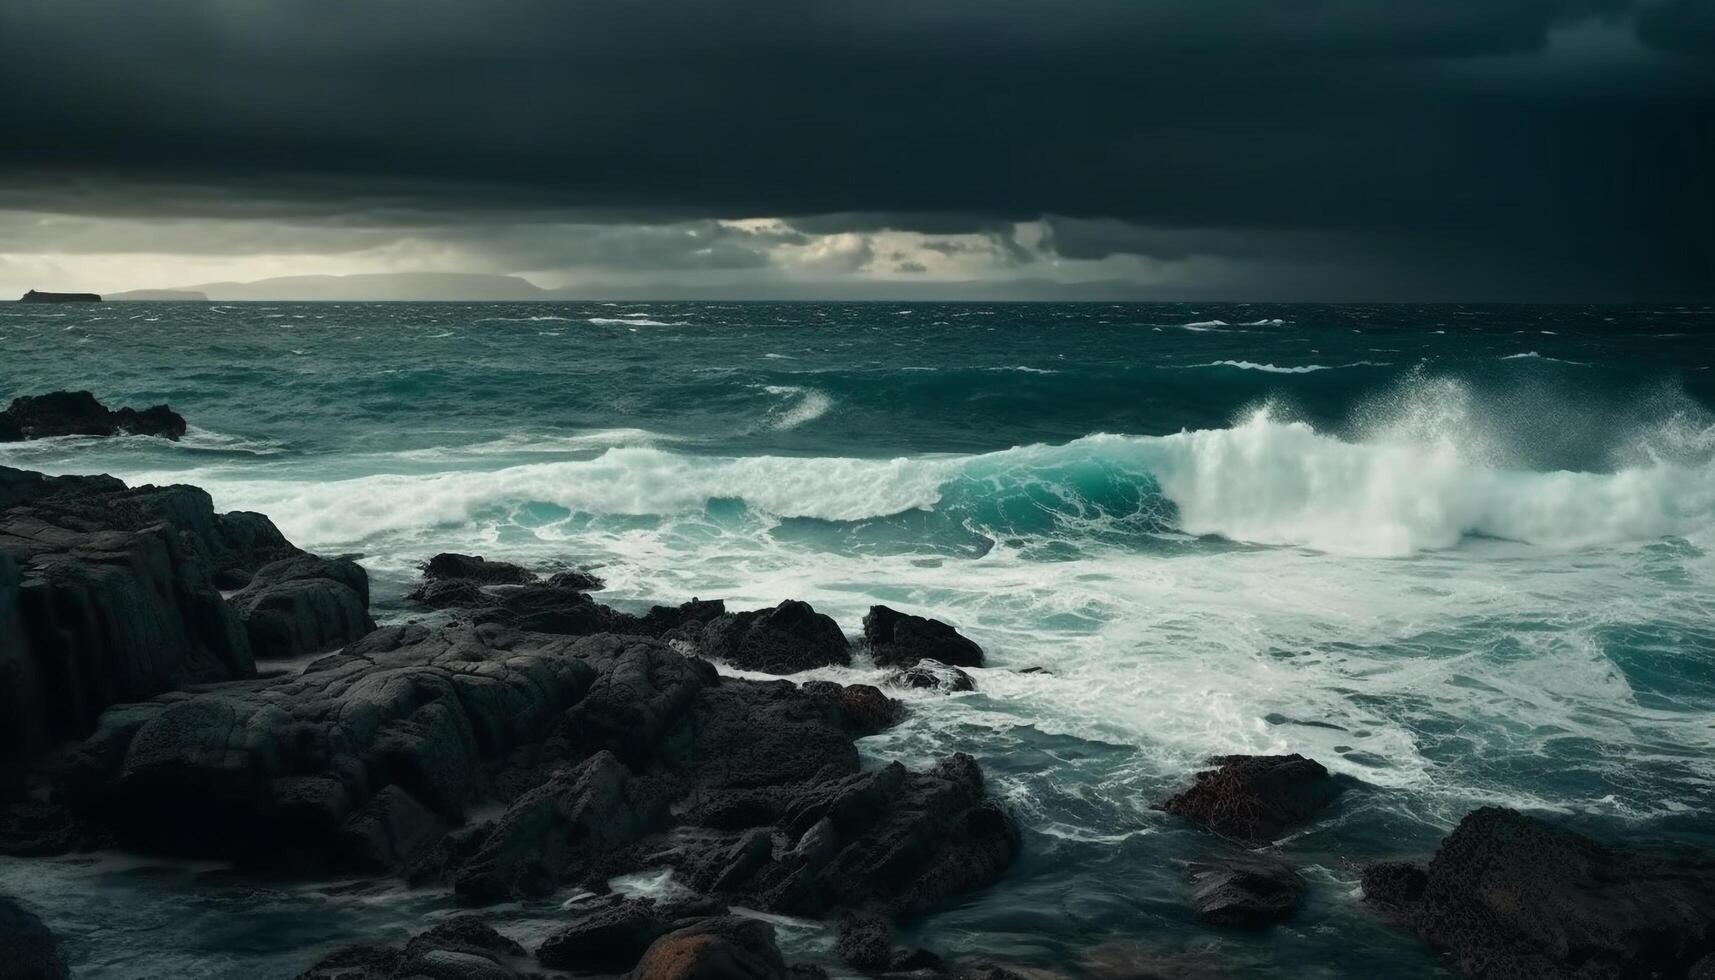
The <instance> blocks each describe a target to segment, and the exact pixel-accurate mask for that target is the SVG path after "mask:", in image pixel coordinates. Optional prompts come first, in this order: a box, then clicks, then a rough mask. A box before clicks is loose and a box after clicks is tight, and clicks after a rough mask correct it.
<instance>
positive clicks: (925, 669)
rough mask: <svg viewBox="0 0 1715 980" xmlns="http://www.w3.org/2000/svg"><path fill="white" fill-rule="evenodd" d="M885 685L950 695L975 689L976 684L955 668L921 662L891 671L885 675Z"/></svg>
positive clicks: (930, 662)
mask: <svg viewBox="0 0 1715 980" xmlns="http://www.w3.org/2000/svg"><path fill="white" fill-rule="evenodd" d="M886 684H887V685H888V686H889V687H904V688H911V689H913V690H919V691H945V692H947V693H950V694H956V693H959V692H962V691H974V690H976V689H977V682H976V681H974V680H972V679H971V675H969V674H967V673H965V672H964V671H962V670H960V669H959V668H957V667H949V666H947V665H946V664H943V663H937V662H935V661H933V660H921V661H918V662H917V663H916V664H915V665H914V666H911V667H906V668H904V669H903V670H895V671H893V672H892V673H890V674H888V675H887V679H886Z"/></svg>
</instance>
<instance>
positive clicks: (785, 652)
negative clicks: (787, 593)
mask: <svg viewBox="0 0 1715 980" xmlns="http://www.w3.org/2000/svg"><path fill="white" fill-rule="evenodd" d="M701 652H702V653H703V654H704V655H706V656H709V657H713V658H715V659H717V660H722V661H725V662H727V663H730V664H732V665H733V666H734V667H738V668H739V669H741V670H754V671H759V672H761V673H765V674H795V673H798V672H799V671H803V670H812V669H814V668H816V667H827V666H831V665H841V666H844V665H848V664H850V663H851V662H852V655H851V645H850V644H849V643H848V642H847V641H846V636H845V634H844V633H842V632H841V631H840V627H839V624H838V623H836V622H834V621H833V619H832V618H830V617H828V616H824V615H822V614H821V613H818V612H816V610H815V609H814V608H812V607H811V606H810V604H809V603H807V602H800V601H797V600H794V599H788V600H787V601H785V602H782V603H781V604H780V605H778V606H775V607H774V608H772V609H759V610H755V611H753V612H741V613H732V614H728V615H724V616H720V617H718V618H716V619H715V620H713V621H712V622H710V623H709V624H708V625H707V626H706V627H705V628H704V629H703V632H702V637H701Z"/></svg>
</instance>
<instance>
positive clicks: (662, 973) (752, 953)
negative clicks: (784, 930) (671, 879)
mask: <svg viewBox="0 0 1715 980" xmlns="http://www.w3.org/2000/svg"><path fill="white" fill-rule="evenodd" d="M792 976H793V973H792V971H790V970H789V969H788V968H787V966H786V961H785V959H784V958H783V957H782V956H781V955H780V948H779V947H778V946H776V945H775V942H774V927H773V926H771V925H769V924H768V923H766V922H761V921H758V920H756V919H744V918H739V917H737V916H725V917H721V918H716V919H709V920H706V921H704V922H699V923H697V924H696V925H693V926H689V927H686V928H684V929H679V930H676V931H674V932H671V933H668V934H667V935H665V936H662V937H661V938H660V939H657V940H656V941H655V942H654V943H653V944H651V945H650V947H649V949H648V951H647V952H645V953H644V954H643V958H642V959H641V960H640V961H639V962H638V964H637V966H636V968H635V969H633V970H632V971H631V977H630V980H788V978H791V977H792Z"/></svg>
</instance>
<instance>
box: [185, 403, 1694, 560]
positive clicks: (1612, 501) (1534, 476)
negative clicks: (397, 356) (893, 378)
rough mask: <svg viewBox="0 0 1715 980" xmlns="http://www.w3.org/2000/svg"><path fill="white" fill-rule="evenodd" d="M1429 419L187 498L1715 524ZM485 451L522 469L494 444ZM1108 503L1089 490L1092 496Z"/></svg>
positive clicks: (809, 409)
mask: <svg viewBox="0 0 1715 980" xmlns="http://www.w3.org/2000/svg"><path fill="white" fill-rule="evenodd" d="M769 392H770V393H771V394H778V395H782V396H786V397H790V398H792V399H793V401H792V402H791V404H790V407H789V408H786V409H783V410H781V411H780V412H779V413H778V414H777V415H776V416H775V417H774V421H773V422H772V423H771V424H773V425H775V426H776V427H779V428H792V427H796V426H798V425H802V424H804V423H805V422H807V421H809V420H811V419H813V418H817V417H820V416H821V415H822V414H824V413H825V412H826V411H827V410H828V407H827V406H828V403H829V402H828V400H827V398H826V396H825V395H821V394H820V393H818V392H814V391H812V390H806V389H795V388H789V387H785V386H776V387H773V388H771V389H769ZM1426 418H1429V417H1428V416H1426V417H1425V418H1417V419H1410V420H1406V421H1402V422H1400V423H1399V424H1398V425H1397V426H1395V427H1394V428H1393V429H1390V430H1384V431H1381V432H1378V433H1377V434H1376V436H1375V438H1373V439H1372V440H1371V441H1367V442H1348V441H1344V440H1341V439H1338V438H1335V437H1333V436H1330V435H1326V434H1323V433H1320V432H1317V431H1316V430H1315V429H1313V428H1312V427H1311V426H1309V425H1307V424H1304V423H1301V422H1282V421H1279V420H1276V419H1274V418H1272V417H1270V416H1269V415H1268V414H1267V413H1266V412H1258V413H1257V414H1255V415H1253V416H1252V417H1251V418H1249V419H1247V420H1245V421H1243V422H1242V423H1240V424H1238V425H1235V426H1233V427H1231V428H1226V429H1210V430H1200V431H1192V432H1182V433H1178V434H1175V435H1170V436H1162V437H1137V436H1115V435H1097V436H1088V437H1085V438H1083V439H1079V440H1076V441H1074V442H1072V443H1069V444H1067V445H1063V446H1040V445H1039V446H1025V447H1020V448H1017V449H1011V450H1006V451H1003V452H997V453H988V454H983V455H977V456H939V457H901V458H897V459H891V460H869V459H852V458H804V457H773V456H753V457H707V456H694V455H686V454H680V453H675V452H669V451H667V450H664V449H660V448H651V447H640V446H624V447H621V448H612V449H608V450H606V451H605V452H603V453H602V454H601V455H600V456H599V457H597V458H595V459H590V460H578V461H563V462H550V463H538V464H530V465H522V466H511V467H507V468H503V469H500V470H498V471H495V472H445V473H435V474H429V475H420V474H379V475H374V476H366V477H361V478H357V479H353V480H344V481H336V482H331V483H301V482H275V481H260V480H238V481H231V482H228V481H227V480H225V479H223V478H222V475H221V474H218V473H208V474H204V475H199V476H198V478H197V479H195V480H193V482H201V483H204V485H206V486H208V488H209V489H210V490H211V492H213V493H215V494H216V497H217V499H218V500H219V502H220V503H221V505H222V506H226V507H240V508H243V509H252V510H261V511H263V512H265V513H268V514H270V515H272V516H273V517H274V518H275V519H276V520H277V521H278V522H279V523H280V524H281V526H282V527H283V528H285V529H286V530H287V533H288V535H289V536H291V537H293V538H294V539H300V540H301V541H303V542H304V543H306V544H310V545H328V544H333V543H342V544H350V543H352V542H356V541H360V540H362V539H363V538H364V537H366V536H368V535H370V534H374V533H377V532H385V531H396V530H402V529H407V528H413V527H424V526H434V525H446V524H458V523H463V522H468V521H471V520H473V519H474V518H475V516H476V515H477V514H479V513H480V512H483V511H485V510H489V509H493V508H497V507H499V508H505V507H509V506H515V505H518V504H521V503H524V502H529V501H539V502H544V503H548V504H553V505H556V506H559V507H564V508H566V509H568V510H572V511H583V512H588V513H594V514H629V515H645V514H655V515H673V514H685V513H693V512H699V511H701V510H702V509H703V508H704V507H705V506H707V505H708V504H709V502H710V501H712V500H717V499H738V500H742V501H744V502H745V504H746V506H748V507H749V508H751V509H753V510H755V511H757V512H760V513H763V514H768V515H773V516H775V517H782V518H785V517H809V518H819V519H824V520H831V521H857V520H862V519H867V518H879V517H886V516H889V515H894V514H899V513H901V512H904V511H908V510H913V509H934V508H937V507H940V506H946V505H948V504H949V503H950V501H949V500H948V494H950V493H953V492H955V491H956V492H958V493H959V494H960V495H961V496H960V497H959V501H958V502H959V503H960V505H961V506H968V507H975V508H978V511H977V512H976V513H977V517H976V518H975V519H978V520H980V519H982V518H981V512H980V509H981V507H982V505H983V499H984V497H985V495H988V494H993V495H1005V494H1009V493H1012V494H1016V493H1021V492H1027V491H1028V490H1029V488H1030V487H1031V486H1035V485H1039V484H1040V485H1042V486H1044V487H1045V488H1046V490H1047V491H1048V492H1050V493H1054V494H1058V495H1060V496H1062V498H1063V500H1064V502H1063V504H1062V506H1063V507H1064V508H1065V510H1066V512H1067V513H1068V514H1070V515H1072V517H1073V518H1076V516H1077V515H1078V514H1079V513H1087V514H1090V515H1094V517H1095V518H1096V519H1100V515H1101V514H1103V513H1105V512H1106V508H1107V503H1106V502H1105V501H1103V500H1101V499H1081V498H1080V497H1079V496H1078V495H1079V494H1080V493H1084V492H1086V491H1084V490H1082V489H1081V488H1080V486H1079V485H1078V484H1077V483H1075V482H1074V483H1071V484H1068V483H1066V479H1067V478H1066V477H1065V476H1064V475H1063V474H1067V473H1071V474H1077V473H1081V472H1085V471H1088V470H1091V469H1092V468H1094V469H1095V470H1096V471H1099V472H1100V473H1102V474H1104V475H1103V476H1102V481H1108V482H1111V481H1113V480H1124V481H1129V482H1130V483H1131V484H1132V485H1135V486H1140V487H1147V486H1148V485H1149V484H1150V483H1153V484H1154V485H1155V486H1156V487H1158V488H1159V493H1160V494H1161V495H1162V497H1164V498H1165V500H1166V501H1167V502H1169V503H1171V505H1172V507H1173V511H1172V514H1173V515H1174V517H1173V519H1174V521H1175V522H1176V524H1177V526H1178V527H1179V529H1181V530H1182V531H1184V532H1185V533H1188V534H1193V535H1218V536H1221V537H1225V538H1228V539H1231V540H1233V541H1238V542H1245V543H1252V544H1264V545H1288V546H1297V547H1304V548H1310V549H1315V550H1319V551H1324V552H1332V553H1339V554H1350V555H1374V556H1388V555H1408V554H1413V553H1417V552H1422V551H1426V550H1437V549H1446V548H1452V547H1455V546H1457V545H1459V544H1460V543H1461V542H1462V541H1463V540H1465V539H1467V538H1469V537H1472V536H1481V537H1488V538H1500V539H1505V540H1509V541H1516V542H1523V543H1528V544H1532V545H1540V546H1547V547H1554V548H1576V547H1583V546H1589V545H1596V544H1604V543H1614V542H1621V541H1635V540H1648V539H1654V538H1659V537H1663V536H1667V535H1675V534H1685V533H1688V532H1691V531H1693V530H1698V529H1703V528H1706V527H1708V526H1709V524H1710V522H1711V519H1712V518H1715V468H1712V466H1715V464H1711V463H1710V462H1709V461H1708V460H1706V459H1705V460H1702V461H1696V462H1666V461H1663V462H1654V463H1648V464H1644V465H1640V466H1637V467H1633V468H1628V469H1622V470H1619V471H1617V472H1613V473H1577V472H1530V471H1523V470H1511V469H1506V468H1502V467H1497V466H1494V465H1490V464H1488V463H1486V462H1484V461H1483V460H1484V458H1485V456H1487V455H1490V453H1489V451H1488V450H1486V449H1484V448H1483V447H1481V446H1477V445H1472V446H1467V445H1464V444H1461V443H1460V442H1459V440H1458V439H1457V438H1456V437H1454V436H1450V435H1448V434H1447V433H1445V432H1442V433H1439V434H1434V433H1433V432H1432V430H1433V429H1434V425H1433V423H1432V422H1428V421H1426V420H1425V419H1426ZM1425 430H1431V431H1430V434H1428V435H1427V436H1426V431H1425ZM574 438H578V437H574ZM492 451H493V452H494V453H496V454H504V453H509V452H512V453H515V452H521V451H528V450H525V449H524V448H523V447H521V446H514V445H508V444H505V443H504V442H503V443H501V444H496V445H493V446H492ZM458 452H464V453H469V452H470V450H468V449H467V450H459V451H458ZM171 476H172V477H174V478H186V477H184V475H183V474H171ZM1044 481H1049V482H1047V483H1045V482H1044ZM1105 485H1106V484H1105V483H1102V482H1101V481H1098V483H1097V489H1096V490H1095V491H1089V492H1102V487H1103V486H1105Z"/></svg>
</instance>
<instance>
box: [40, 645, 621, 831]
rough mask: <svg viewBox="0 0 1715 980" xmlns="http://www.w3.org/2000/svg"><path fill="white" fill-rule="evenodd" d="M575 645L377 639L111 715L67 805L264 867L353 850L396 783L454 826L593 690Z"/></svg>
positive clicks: (83, 759) (84, 757) (77, 770)
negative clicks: (347, 838) (496, 762)
mask: <svg viewBox="0 0 1715 980" xmlns="http://www.w3.org/2000/svg"><path fill="white" fill-rule="evenodd" d="M573 642H574V641H571V640H559V641H545V642H544V644H543V645H542V646H541V647H538V648H534V649H532V650H531V653H532V654H533V655H530V656H516V655H514V653H513V649H512V648H513V647H514V646H515V645H521V643H522V638H520V637H517V636H516V635H513V634H503V633H502V634H495V633H482V632H479V631H476V630H471V629H465V630H449V631H445V632H438V633H436V632H430V631H428V630H425V629H423V628H422V627H410V626H407V627H389V628H386V629H381V630H377V631H376V632H374V633H371V634H370V635H369V636H367V637H365V638H364V639H363V640H361V641H359V642H357V643H354V644H351V645H350V646H348V647H346V649H345V650H344V651H343V652H342V653H339V654H335V655H332V656H328V657H324V658H322V659H321V660H318V661H316V662H315V663H313V664H311V665H309V666H308V667H307V668H305V669H304V670H303V672H302V673H300V674H296V675H293V676H288V677H279V678H270V679H267V680H262V681H248V682H244V683H239V684H228V685H222V686H218V687H212V688H206V689H202V690H199V691H197V692H195V693H191V694H171V695H166V696H163V697H160V698H157V699H155V700H152V701H147V702H141V703H137V704H131V705H126V706H124V707H122V708H116V709H114V710H113V711H110V712H108V713H107V714H106V715H105V716H103V718H102V720H101V727H100V728H99V729H98V730H97V732H96V733H95V734H94V735H93V736H91V737H90V738H89V739H88V740H86V741H85V742H84V743H83V745H82V746H80V747H79V749H78V751H77V753H75V754H74V756H73V757H72V759H71V760H70V763H69V766H70V770H69V772H68V775H67V781H68V785H67V786H66V788H65V793H66V794H67V796H68V797H69V798H71V799H72V800H73V801H75V803H76V805H77V806H78V807H79V808H80V809H81V810H82V811H84V812H86V813H88V814H90V815H91V816H92V817H93V818H94V819H98V820H99V819H110V820H112V821H113V826H112V829H113V831H114V833H115V834H117V835H118V836H119V837H120V838H121V840H123V841H125V842H127V843H130V844H132V845H135V846H145V847H150V848H155V849H160V850H165V851H168V852H172V853H186V854H212V855H218V856H222V857H234V858H240V859H254V860H262V861H268V860H285V859H288V858H289V857H292V856H294V855H295V856H297V857H300V858H305V859H314V858H317V857H326V856H329V855H339V854H342V853H345V847H344V844H343V842H342V828H343V827H344V825H345V823H346V821H347V820H348V819H351V818H353V817H356V816H358V815H359V814H360V812H361V811H362V809H363V807H364V806H365V804H367V803H368V802H369V801H370V800H371V799H372V798H374V797H375V795H376V794H377V793H378V792H379V791H380V790H382V789H383V788H384V787H386V786H389V785H392V786H397V787H399V789H400V790H401V791H403V792H405V793H408V794H409V796H410V797H411V798H412V799H413V800H414V801H416V802H417V803H418V804H420V805H421V806H422V807H423V808H425V809H427V810H429V811H430V812H432V813H434V814H436V815H438V816H439V817H440V818H441V819H443V820H445V821H446V822H447V823H449V824H455V825H456V824H458V823H459V822H461V821H462V819H463V816H464V812H465V809H466V807H467V806H468V805H469V803H470V802H471V800H472V799H473V797H474V796H475V795H476V794H477V792H478V789H479V787H480V786H481V785H482V782H483V779H484V769H483V763H484V761H485V760H493V759H495V758H497V757H500V756H502V755H503V754H504V753H506V752H509V751H511V750H512V749H513V748H515V747H517V746H519V745H522V744H525V743H527V742H530V741H532V740H534V739H536V738H538V737H540V735H541V734H542V733H543V732H544V731H546V730H548V729H549V728H550V726H551V725H552V724H553V722H554V721H555V720H556V719H557V718H558V717H559V715H560V713H561V712H563V711H564V710H565V708H566V707H568V706H569V705H570V704H571V703H572V702H574V701H575V700H576V699H578V698H579V697H581V696H582V695H583V693H584V692H585V691H587V690H588V689H589V687H590V685H591V683H592V682H593V680H594V674H595V672H594V671H593V670H592V669H591V668H590V667H589V666H588V665H587V664H585V663H584V662H583V661H581V660H580V659H579V658H578V657H577V656H576V655H575V654H574V653H573V652H572V651H571V650H570V647H571V646H572V644H573ZM121 815H122V819H115V818H118V817H120V816H121Z"/></svg>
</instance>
